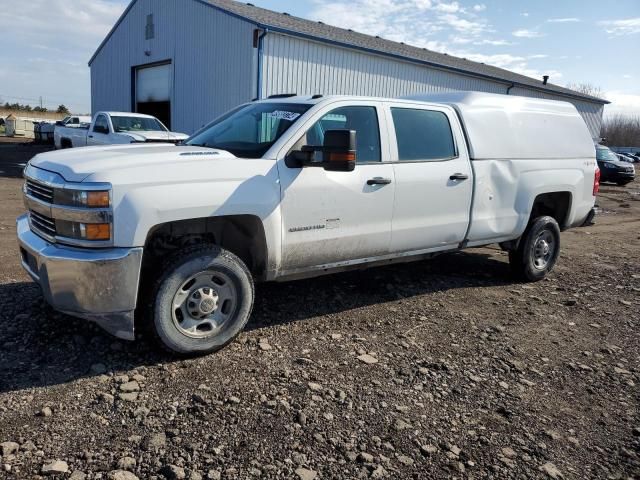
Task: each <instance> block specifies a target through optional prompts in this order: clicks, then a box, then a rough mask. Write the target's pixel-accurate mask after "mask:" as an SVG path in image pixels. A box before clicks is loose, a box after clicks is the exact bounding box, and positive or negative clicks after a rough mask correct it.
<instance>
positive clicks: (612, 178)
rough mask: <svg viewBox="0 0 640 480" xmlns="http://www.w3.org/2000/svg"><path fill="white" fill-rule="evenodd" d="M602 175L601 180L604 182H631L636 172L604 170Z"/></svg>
mask: <svg viewBox="0 0 640 480" xmlns="http://www.w3.org/2000/svg"><path fill="white" fill-rule="evenodd" d="M603 177H604V179H603V180H602V181H604V182H632V181H633V180H634V179H635V177H636V174H635V173H634V172H620V171H613V172H606V174H604V175H603ZM601 179H602V178H601Z"/></svg>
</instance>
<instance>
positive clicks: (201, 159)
mask: <svg viewBox="0 0 640 480" xmlns="http://www.w3.org/2000/svg"><path fill="white" fill-rule="evenodd" d="M236 158H237V157H235V156H234V155H233V154H231V153H229V152H227V151H226V150H217V149H212V148H203V147H191V146H186V145H185V146H176V145H167V144H163V143H157V144H148V143H147V144H140V145H135V144H133V145H111V146H106V147H83V148H73V149H66V150H58V151H55V152H46V153H41V154H39V155H36V156H35V157H34V158H33V159H32V160H31V161H30V164H31V165H33V166H34V167H37V168H42V169H44V170H48V171H50V172H55V173H57V174H59V175H61V176H62V177H64V179H65V180H66V181H67V182H82V181H84V180H86V179H88V177H90V176H91V179H89V180H90V181H111V179H110V177H113V176H114V174H116V173H117V175H116V176H117V177H118V178H122V176H123V175H124V176H126V175H127V173H129V174H132V175H134V174H135V175H140V174H141V172H144V171H146V172H147V175H148V176H149V177H151V176H154V177H158V176H161V175H162V173H161V172H163V171H164V172H167V174H168V173H169V172H170V171H171V170H173V169H174V168H176V167H177V168H179V169H182V168H184V169H193V171H194V172H197V171H198V170H199V169H198V166H199V165H203V164H205V163H213V164H215V163H219V162H220V161H221V160H223V159H227V160H229V159H236ZM194 164H195V165H194ZM152 172H153V173H152Z"/></svg>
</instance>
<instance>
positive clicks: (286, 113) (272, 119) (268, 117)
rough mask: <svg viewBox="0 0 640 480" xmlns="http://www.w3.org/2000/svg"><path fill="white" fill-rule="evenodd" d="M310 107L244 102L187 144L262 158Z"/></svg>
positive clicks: (299, 104) (194, 136)
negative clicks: (246, 103)
mask: <svg viewBox="0 0 640 480" xmlns="http://www.w3.org/2000/svg"><path fill="white" fill-rule="evenodd" d="M309 108H311V105H310V104H304V103H290V104H284V103H275V102H265V103H252V104H248V105H244V106H242V107H241V108H238V109H236V110H232V111H231V112H229V113H227V114H226V115H224V116H222V117H221V118H219V119H218V120H216V121H215V122H213V123H211V124H209V125H207V126H206V127H204V128H203V129H202V130H200V131H199V132H196V133H195V134H194V135H193V136H192V137H191V138H189V139H188V140H187V141H186V142H185V144H186V145H193V146H200V147H209V148H219V149H221V150H227V151H229V152H231V153H232V154H234V155H236V156H238V157H244V158H260V157H262V156H263V155H264V154H265V153H266V152H267V150H269V148H271V146H272V145H273V144H274V143H275V142H276V141H277V140H278V139H279V138H280V137H281V136H282V134H284V132H286V131H287V130H288V129H289V127H291V125H293V124H294V123H295V122H297V121H298V119H299V118H300V117H301V116H302V115H303V114H304V113H305V112H306V111H307V110H309Z"/></svg>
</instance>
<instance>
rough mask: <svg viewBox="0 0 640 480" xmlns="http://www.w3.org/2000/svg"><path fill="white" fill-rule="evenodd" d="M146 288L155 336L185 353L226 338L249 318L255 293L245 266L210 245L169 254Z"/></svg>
mask: <svg viewBox="0 0 640 480" xmlns="http://www.w3.org/2000/svg"><path fill="white" fill-rule="evenodd" d="M152 292H153V293H152V302H151V314H150V323H151V325H150V326H151V327H152V328H151V330H152V333H153V336H154V337H155V340H156V341H157V343H158V344H159V345H160V346H161V347H162V348H163V349H165V350H167V351H169V352H170V353H173V354H178V355H185V356H193V355H204V354H207V353H211V352H215V351H216V350H220V349H221V348H223V347H224V346H225V345H227V344H228V343H229V342H231V341H232V340H233V339H234V338H235V337H236V336H237V335H238V334H239V333H240V332H241V331H242V330H243V329H244V326H245V325H246V323H247V321H248V320H249V316H250V315H251V310H252V308H253V301H254V296H255V291H254V284H253V278H252V276H251V273H250V272H249V270H248V269H247V267H246V265H245V264H244V263H243V262H242V260H240V259H239V258H238V257H236V256H235V255H234V254H232V253H231V252H229V251H227V250H224V249H222V248H220V247H218V246H216V245H201V246H196V247H191V248H186V249H184V250H181V251H180V252H178V253H177V254H175V255H174V256H172V258H170V260H169V261H168V262H167V263H166V266H165V267H164V269H163V273H162V274H161V276H160V278H159V280H158V281H157V283H156V284H155V286H154V288H153V290H152ZM178 305H180V306H178Z"/></svg>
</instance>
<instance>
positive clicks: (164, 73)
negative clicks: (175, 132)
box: [132, 61, 173, 129]
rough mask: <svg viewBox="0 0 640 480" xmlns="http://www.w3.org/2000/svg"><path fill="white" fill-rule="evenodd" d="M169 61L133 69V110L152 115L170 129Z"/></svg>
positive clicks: (170, 80) (171, 74)
mask: <svg viewBox="0 0 640 480" xmlns="http://www.w3.org/2000/svg"><path fill="white" fill-rule="evenodd" d="M171 67H172V65H171V61H166V62H161V63H154V64H150V65H141V66H138V67H135V68H134V69H133V80H134V91H133V92H132V93H133V100H134V101H133V108H134V110H135V111H136V112H137V113H145V114H147V115H153V116H154V117H156V118H157V119H158V120H160V121H161V122H162V123H164V124H165V125H166V127H167V128H169V129H170V128H171V89H172V83H173V82H172V78H173V69H172V68H171Z"/></svg>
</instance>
